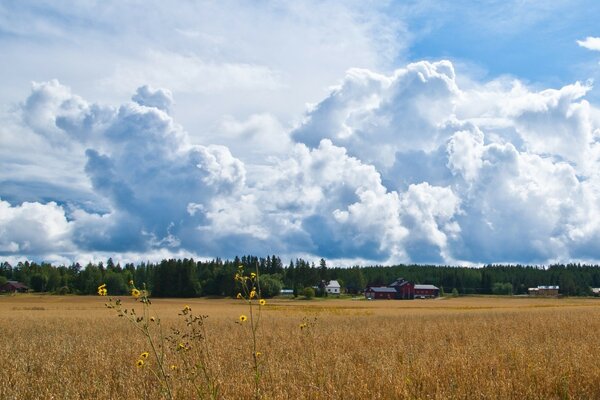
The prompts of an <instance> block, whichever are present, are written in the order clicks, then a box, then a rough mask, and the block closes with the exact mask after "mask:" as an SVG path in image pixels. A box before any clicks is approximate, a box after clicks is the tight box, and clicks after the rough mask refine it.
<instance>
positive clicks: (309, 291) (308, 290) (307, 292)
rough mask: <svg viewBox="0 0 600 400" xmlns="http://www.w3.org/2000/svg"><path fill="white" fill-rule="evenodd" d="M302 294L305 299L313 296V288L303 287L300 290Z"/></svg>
mask: <svg viewBox="0 0 600 400" xmlns="http://www.w3.org/2000/svg"><path fill="white" fill-rule="evenodd" d="M302 294H303V295H304V297H306V299H307V300H310V299H312V298H313V297H315V289H313V288H311V287H305V288H304V290H302Z"/></svg>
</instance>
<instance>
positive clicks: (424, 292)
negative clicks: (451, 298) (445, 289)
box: [415, 284, 440, 299]
mask: <svg viewBox="0 0 600 400" xmlns="http://www.w3.org/2000/svg"><path fill="white" fill-rule="evenodd" d="M439 295H440V289H439V288H438V287H436V286H433V285H419V284H416V285H415V298H416V299H431V298H434V297H438V296H439Z"/></svg>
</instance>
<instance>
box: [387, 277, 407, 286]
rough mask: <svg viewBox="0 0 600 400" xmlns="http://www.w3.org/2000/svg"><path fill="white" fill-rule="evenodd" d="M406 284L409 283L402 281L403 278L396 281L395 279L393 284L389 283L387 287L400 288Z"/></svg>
mask: <svg viewBox="0 0 600 400" xmlns="http://www.w3.org/2000/svg"><path fill="white" fill-rule="evenodd" d="M408 283H410V282H408V281H407V280H406V279H404V278H398V279H396V280H395V281H394V282H392V283H390V285H389V286H397V287H400V286H404V285H406V284H408Z"/></svg>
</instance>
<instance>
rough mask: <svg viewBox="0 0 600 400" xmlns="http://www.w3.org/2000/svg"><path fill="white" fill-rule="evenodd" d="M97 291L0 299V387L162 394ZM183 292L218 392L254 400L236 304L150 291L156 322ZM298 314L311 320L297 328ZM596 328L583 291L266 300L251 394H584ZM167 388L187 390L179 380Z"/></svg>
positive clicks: (77, 395) (598, 381) (75, 394)
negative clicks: (156, 296) (567, 295)
mask: <svg viewBox="0 0 600 400" xmlns="http://www.w3.org/2000/svg"><path fill="white" fill-rule="evenodd" d="M105 301H106V299H103V298H100V297H58V296H32V295H21V296H4V297H0V338H1V340H0V352H1V354H2V357H1V360H2V361H0V382H1V384H0V398H1V399H7V400H9V399H41V398H44V399H92V398H99V399H126V398H136V399H138V398H139V399H142V398H148V399H157V398H159V397H160V395H161V394H160V389H159V386H158V385H157V383H156V380H155V378H154V377H152V375H151V374H150V373H149V370H148V369H145V368H141V369H140V368H136V367H135V361H136V360H137V358H138V357H139V354H140V353H141V352H142V351H145V350H147V345H146V342H145V341H144V339H143V338H142V337H141V336H140V335H139V333H138V332H136V331H135V330H134V328H133V326H132V325H131V324H128V323H127V321H125V320H123V319H119V318H117V317H116V315H115V313H114V311H113V310H108V309H106V308H105V307H104V302H105ZM129 301H130V300H127V302H129ZM128 304H133V303H128ZM184 304H189V305H190V306H191V307H192V309H193V311H194V312H198V313H202V314H206V315H208V316H209V318H208V319H207V320H206V327H207V329H208V335H209V345H210V349H211V350H210V357H211V364H210V368H211V370H212V372H213V373H214V374H215V377H216V379H217V380H218V381H219V383H220V387H221V398H224V399H244V398H252V397H253V393H254V392H253V377H252V369H251V353H250V352H251V350H250V347H249V346H250V343H249V336H248V332H247V331H246V330H245V329H246V328H245V327H244V326H241V325H239V324H235V322H234V321H236V320H237V317H238V316H239V315H240V314H241V313H243V312H245V310H246V309H245V308H244V305H243V304H242V302H240V301H236V300H204V299H200V300H199V299H190V300H155V301H154V302H153V304H152V306H151V307H152V310H153V313H155V314H156V315H158V316H160V317H161V318H162V321H163V325H165V326H168V325H180V321H181V317H179V316H178V315H177V314H178V312H179V311H180V310H181V308H182V307H183V305H184ZM137 308H138V309H139V308H140V305H139V304H138V305H137ZM305 317H306V318H308V320H309V321H315V318H316V322H315V323H314V324H313V325H311V326H310V327H309V328H305V329H300V328H299V325H300V323H301V322H302V321H303V318H305ZM598 332H600V302H598V301H597V300H594V299H524V298H512V299H509V298H491V297H484V298H456V299H445V300H415V301H357V300H328V301H310V302H303V301H292V300H277V301H269V303H268V305H267V306H266V307H265V311H264V313H263V320H262V321H261V328H260V331H259V347H260V349H261V352H262V355H261V357H262V360H263V364H262V371H263V375H262V378H261V381H260V384H261V392H262V396H263V397H264V398H268V399H359V398H362V399H364V398H369V399H404V398H406V399H569V398H575V399H595V398H600V341H599V340H598V337H597V333H598ZM149 361H150V362H151V361H152V360H151V359H150V360H149ZM178 373H180V372H173V375H174V377H176V376H177V375H176V374H178ZM174 389H175V391H176V394H177V395H176V397H177V398H181V399H187V398H192V395H193V393H192V392H191V391H190V389H189V387H188V385H187V383H186V382H185V380H176V383H175V385H174Z"/></svg>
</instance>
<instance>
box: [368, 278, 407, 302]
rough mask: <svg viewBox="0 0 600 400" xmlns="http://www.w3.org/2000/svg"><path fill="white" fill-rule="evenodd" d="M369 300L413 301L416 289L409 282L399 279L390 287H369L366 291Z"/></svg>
mask: <svg viewBox="0 0 600 400" xmlns="http://www.w3.org/2000/svg"><path fill="white" fill-rule="evenodd" d="M365 297H366V298H367V299H390V300H391V299H395V300H412V299H414V298H415V288H414V285H413V284H412V283H410V282H409V281H407V280H405V279H403V278H399V279H396V280H395V281H394V282H393V283H391V284H389V285H388V286H369V287H367V289H366V290H365Z"/></svg>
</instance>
